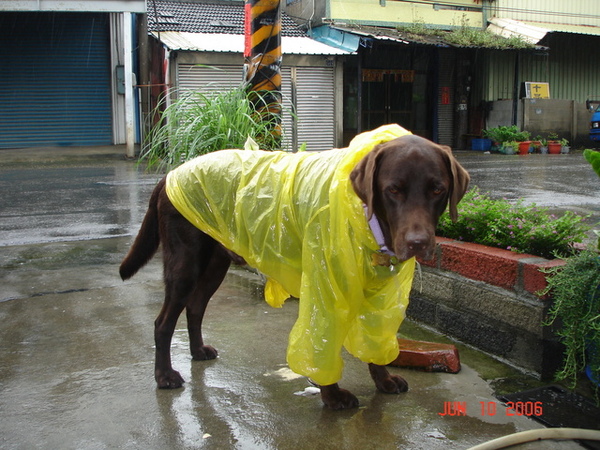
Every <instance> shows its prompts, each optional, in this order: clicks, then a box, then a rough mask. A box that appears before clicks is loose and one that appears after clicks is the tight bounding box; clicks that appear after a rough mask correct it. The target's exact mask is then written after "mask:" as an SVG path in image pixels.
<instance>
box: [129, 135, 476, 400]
mask: <svg viewBox="0 0 600 450" xmlns="http://www.w3.org/2000/svg"><path fill="white" fill-rule="evenodd" d="M324 153H325V154H326V153H329V152H324ZM213 155H215V154H213ZM225 156H226V154H223V157H225ZM236 156H237V155H236ZM218 157H219V155H216V158H218ZM213 158H214V157H213ZM207 161H208V160H207ZM202 162H203V160H202V157H200V159H199V160H198V162H197V163H198V164H199V165H202ZM213 176H214V174H213ZM314 176H315V177H318V176H319V174H315V175H314ZM349 178H350V182H351V187H352V189H353V191H354V193H355V194H356V196H357V197H358V198H359V199H360V200H361V201H362V203H364V205H365V210H366V211H367V213H366V215H364V216H363V218H364V221H365V222H366V221H367V219H368V218H371V217H372V216H373V215H375V216H376V217H377V219H378V221H379V225H380V227H381V231H382V234H383V239H384V242H385V246H386V247H387V248H388V249H389V250H390V251H391V252H393V253H394V254H395V256H396V257H397V259H398V260H400V261H405V260H408V259H410V258H412V257H419V258H422V259H430V258H431V257H432V253H433V250H434V247H435V228H436V224H437V221H438V219H439V217H440V215H441V214H442V213H443V211H444V210H445V208H446V207H447V206H448V205H449V207H450V215H451V217H452V218H455V217H456V214H457V212H456V205H457V203H458V202H459V201H460V199H461V198H462V196H463V195H464V193H465V191H466V189H467V185H468V182H469V176H468V174H467V172H466V171H465V170H464V169H463V168H462V167H461V166H460V165H459V164H458V162H457V161H456V160H455V159H454V156H453V155H452V152H451V150H450V148H448V147H444V146H440V145H437V144H435V143H433V142H431V141H428V140H426V139H423V138H420V137H417V136H412V135H408V136H403V137H400V138H397V139H393V140H390V141H388V142H385V143H383V144H380V145H377V146H376V147H375V148H374V149H372V150H371V151H369V152H368V153H367V154H366V156H364V157H362V159H360V161H359V162H358V164H356V165H355V166H354V168H353V169H352V170H351V173H350V175H349ZM166 184H167V183H166V179H163V180H161V181H160V182H159V184H158V185H157V187H156V188H155V190H154V192H153V194H152V197H151V199H150V203H149V208H148V211H147V213H146V216H145V218H144V220H143V223H142V227H141V229H140V232H139V234H138V236H137V238H136V240H135V242H134V244H133V246H132V248H131V249H130V251H129V253H128V255H127V256H126V257H125V259H124V260H123V262H122V264H121V267H120V275H121V277H122V279H123V280H126V279H128V278H130V277H131V276H133V275H134V274H135V273H136V272H137V271H138V270H139V269H140V268H141V267H143V266H144V265H145V264H146V263H147V262H148V261H149V260H150V259H151V258H152V256H153V255H154V253H155V252H156V250H157V249H158V246H159V243H162V247H163V259H164V281H165V285H166V286H165V301H164V305H163V308H162V311H161V312H160V314H159V316H158V318H157V319H156V322H155V343H156V360H155V378H156V382H157V384H158V387H159V388H177V387H180V386H181V385H182V384H183V382H184V380H183V379H182V377H181V376H180V374H179V373H178V372H177V371H175V370H174V369H173V368H172V365H171V357H170V344H171V338H172V335H173V332H174V329H175V325H176V322H177V319H178V317H179V315H180V314H181V312H183V310H184V309H185V310H186V315H187V323H188V332H189V337H190V349H191V353H192V357H193V359H194V360H207V359H214V358H216V356H217V351H216V350H215V349H214V348H213V347H211V346H208V345H205V344H204V342H203V338H202V331H201V326H202V319H203V316H204V312H205V310H206V306H207V304H208V301H209V300H210V298H211V296H212V295H213V294H214V292H215V291H216V290H217V289H218V287H219V285H220V284H221V282H222V281H223V278H224V277H225V274H226V273H227V270H228V268H229V265H230V263H231V262H232V260H233V262H234V263H242V262H243V259H242V258H246V255H244V254H243V253H242V252H240V251H239V250H238V249H237V248H235V247H234V246H232V245H228V246H229V247H234V248H230V249H226V248H225V247H224V246H223V245H221V244H220V243H219V242H217V241H216V240H215V239H213V238H212V237H210V236H209V235H208V234H206V233H205V232H203V231H200V229H198V228H196V227H195V226H194V225H192V223H190V221H189V220H188V219H186V218H184V216H183V215H182V214H181V213H180V212H179V211H178V209H176V208H175V206H174V205H173V202H172V201H171V200H170V198H169V196H168V195H167V189H166ZM316 184H318V183H316ZM316 184H315V185H316ZM357 201H358V199H357ZM315 207H316V206H315ZM361 220H362V219H361ZM207 232H208V231H207ZM300 246H301V247H302V245H300ZM293 250H296V251H298V249H293ZM234 251H235V252H236V253H241V257H238V256H237V254H236V253H234ZM249 261H250V260H249ZM302 301H303V300H302V297H301V300H300V302H301V303H302ZM369 370H370V373H371V376H372V378H373V380H374V381H375V385H376V387H377V388H378V389H379V390H380V391H382V392H386V393H399V392H404V391H406V390H407V389H408V385H407V383H406V381H405V380H404V379H402V378H401V377H399V376H396V375H390V374H389V372H388V371H387V369H386V368H385V366H384V365H378V364H374V363H370V364H369ZM321 397H322V399H323V402H324V403H325V405H326V406H328V407H330V408H333V409H343V408H352V407H356V406H358V400H357V399H356V397H355V396H354V395H352V394H351V393H350V392H348V391H346V390H344V389H341V388H339V386H338V385H337V383H331V384H326V385H321Z"/></svg>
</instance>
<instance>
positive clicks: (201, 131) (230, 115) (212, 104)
mask: <svg viewBox="0 0 600 450" xmlns="http://www.w3.org/2000/svg"><path fill="white" fill-rule="evenodd" d="M268 99H272V94H271V93H268V92H266V93H257V92H248V90H247V89H246V86H245V85H240V86H239V87H237V88H235V89H232V90H227V91H218V92H209V93H202V92H191V93H187V94H185V95H181V96H180V97H179V98H178V99H176V100H175V101H173V103H171V104H170V105H168V106H167V107H165V108H164V110H162V109H163V108H162V107H164V104H163V105H159V108H157V111H156V114H157V115H158V117H159V119H158V121H157V122H156V124H155V125H154V126H153V127H152V128H151V130H150V132H149V133H148V136H147V138H146V140H145V142H144V144H143V146H142V151H141V154H140V162H145V163H146V165H147V167H148V168H149V169H156V170H170V169H172V168H174V167H176V166H178V165H180V164H182V163H184V162H185V161H188V160H189V159H192V158H194V157H195V156H198V155H203V154H205V153H210V152H213V151H216V150H222V149H226V148H244V143H245V142H246V141H247V139H248V138H252V139H253V140H254V141H255V142H256V143H257V144H258V145H259V147H260V148H261V149H264V150H274V149H276V148H278V147H279V143H280V136H278V135H277V133H273V130H274V129H275V127H277V126H278V121H277V118H276V117H275V116H274V115H273V114H269V113H267V114H264V113H262V112H260V111H261V110H266V109H267V107H268V106H269V103H268V102H269V101H270V100H268Z"/></svg>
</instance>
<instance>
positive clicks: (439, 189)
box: [433, 188, 444, 195]
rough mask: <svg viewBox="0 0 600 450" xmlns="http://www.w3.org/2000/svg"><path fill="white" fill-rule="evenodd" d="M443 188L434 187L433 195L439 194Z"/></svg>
mask: <svg viewBox="0 0 600 450" xmlns="http://www.w3.org/2000/svg"><path fill="white" fill-rule="evenodd" d="M442 192H444V190H443V189H442V188H435V189H434V190H433V195H441V194H442Z"/></svg>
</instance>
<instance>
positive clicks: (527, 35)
mask: <svg viewBox="0 0 600 450" xmlns="http://www.w3.org/2000/svg"><path fill="white" fill-rule="evenodd" d="M489 22H490V24H489V25H488V28H487V29H488V30H489V31H491V32H492V33H495V34H498V35H500V36H504V37H510V36H520V37H521V38H522V39H524V40H526V41H527V42H530V43H532V44H537V43H538V42H540V41H541V40H542V39H543V38H544V37H545V36H546V35H547V34H548V33H576V34H587V35H593V36H600V27H595V26H591V25H567V24H559V23H547V22H520V21H517V20H513V19H504V18H501V17H494V18H493V19H491V20H490V21H489Z"/></svg>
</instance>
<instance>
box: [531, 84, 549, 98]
mask: <svg viewBox="0 0 600 450" xmlns="http://www.w3.org/2000/svg"><path fill="white" fill-rule="evenodd" d="M525 97H526V98H550V84H549V83H545V82H543V83H540V82H536V81H526V82H525Z"/></svg>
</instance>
